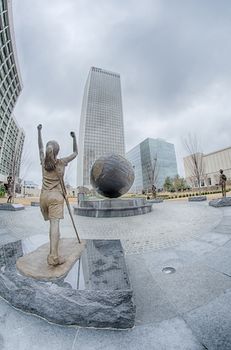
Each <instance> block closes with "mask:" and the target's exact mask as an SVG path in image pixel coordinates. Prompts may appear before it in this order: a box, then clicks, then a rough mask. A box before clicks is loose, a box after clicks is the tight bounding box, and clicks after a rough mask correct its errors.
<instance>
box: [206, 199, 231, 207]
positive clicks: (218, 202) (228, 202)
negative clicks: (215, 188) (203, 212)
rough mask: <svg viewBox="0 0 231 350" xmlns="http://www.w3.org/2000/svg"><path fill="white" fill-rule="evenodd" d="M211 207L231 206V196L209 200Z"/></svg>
mask: <svg viewBox="0 0 231 350" xmlns="http://www.w3.org/2000/svg"><path fill="white" fill-rule="evenodd" d="M209 205H210V206H211V207H215V208H220V207H230V206H231V197H222V198H218V199H213V200H211V201H210V202H209Z"/></svg>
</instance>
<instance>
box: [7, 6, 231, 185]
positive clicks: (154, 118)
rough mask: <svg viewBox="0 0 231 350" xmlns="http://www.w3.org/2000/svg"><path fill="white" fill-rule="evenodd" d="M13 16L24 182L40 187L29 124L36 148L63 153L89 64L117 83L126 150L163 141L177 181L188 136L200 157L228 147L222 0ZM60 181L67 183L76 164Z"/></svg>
mask: <svg viewBox="0 0 231 350" xmlns="http://www.w3.org/2000/svg"><path fill="white" fill-rule="evenodd" d="M13 12H14V29H15V37H16V46H17V52H18V59H19V64H20V68H21V75H22V80H23V85H24V88H23V91H22V93H21V96H20V97H19V99H18V102H17V106H16V108H15V116H16V119H17V120H18V122H19V123H20V125H21V126H22V127H23V128H24V130H25V132H26V141H25V150H26V154H25V155H24V157H23V163H24V164H23V169H22V177H24V179H26V180H34V181H35V182H37V183H40V179H41V173H40V167H39V159H38V150H37V129H36V126H37V124H39V123H42V124H43V134H44V143H45V142H46V141H48V139H56V140H57V141H58V142H59V143H60V146H61V155H66V154H68V153H70V152H71V151H72V143H71V138H70V136H69V132H70V131H71V130H75V131H76V133H77V137H78V129H79V119H80V112H81V103H82V97H83V89H84V85H85V82H86V79H87V75H88V72H89V69H90V67H91V66H96V67H100V68H104V69H108V70H111V71H115V72H118V73H120V75H121V84H122V97H123V111H124V125H125V143H126V151H128V150H130V149H131V148H132V147H134V146H135V145H137V144H138V143H139V142H141V141H143V140H144V139H145V138H147V137H152V138H157V137H158V138H164V139H165V140H166V141H169V142H172V143H174V144H175V149H176V154H177V162H178V171H179V173H180V174H181V175H183V165H182V164H183V163H182V158H183V156H185V155H186V151H185V150H184V147H183V145H182V138H183V137H184V136H187V134H188V133H189V132H192V133H196V134H197V135H198V138H199V139H200V140H201V149H202V151H204V153H208V152H212V151H215V150H217V149H220V148H225V147H229V146H231V132H230V131H231V40H230V38H231V20H230V18H231V2H230V1H229V0H227V1H225V0H220V1H217V0H216V1H215V0H203V1H201V0H177V1H176V0H168V1H166V0H142V1H139V0H126V1H123V0H97V1H94V0H65V1H63V0H49V1H47V0H13ZM28 159H30V160H28ZM66 180H68V181H69V182H70V183H71V184H73V185H74V184H75V180H76V161H74V162H73V164H72V165H71V166H70V168H69V169H67V173H66Z"/></svg>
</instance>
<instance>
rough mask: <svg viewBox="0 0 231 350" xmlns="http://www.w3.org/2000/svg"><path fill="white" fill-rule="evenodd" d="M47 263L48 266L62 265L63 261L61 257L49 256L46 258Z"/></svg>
mask: <svg viewBox="0 0 231 350" xmlns="http://www.w3.org/2000/svg"><path fill="white" fill-rule="evenodd" d="M47 263H48V265H52V266H57V265H62V264H64V263H65V259H64V258H63V257H61V256H54V255H52V254H49V255H48V256H47Z"/></svg>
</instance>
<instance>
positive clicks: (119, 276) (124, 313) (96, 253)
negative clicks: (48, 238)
mask: <svg viewBox="0 0 231 350" xmlns="http://www.w3.org/2000/svg"><path fill="white" fill-rule="evenodd" d="M43 237H44V236H43ZM35 240H36V239H35ZM29 241H30V240H27V243H29ZM37 243H38V244H40V245H41V242H39V240H38V242H37ZM22 247H23V248H24V249H22ZM30 249H35V248H32V246H30V247H28V245H26V244H25V241H24V242H23V244H22V241H17V242H13V243H8V244H5V245H3V246H1V247H0V264H1V272H0V295H1V296H2V297H3V298H4V299H6V300H8V301H9V302H10V303H11V304H12V305H13V306H15V307H16V308H19V309H22V310H24V311H26V312H32V313H33V314H37V315H39V316H42V317H43V318H46V319H47V320H49V321H51V322H54V323H59V324H66V325H68V324H69V325H71V324H76V325H80V326H82V327H98V328H104V327H107V328H130V327H133V325H134V320H135V305H134V302H133V292H132V290H131V286H130V282H129V279H128V275H127V269H126V265H125V261H124V254H123V250H122V246H121V243H120V241H119V240H110V241H107V240H104V241H101V240H87V242H86V249H85V251H84V254H83V255H82V258H81V260H80V265H79V262H77V263H76V264H75V265H74V266H73V267H72V269H71V270H70V271H69V273H68V275H67V276H66V277H65V278H61V279H56V280H55V281H52V282H44V281H38V280H35V279H33V278H29V277H25V276H23V275H21V274H20V273H19V272H18V271H17V269H16V265H15V264H16V260H17V259H18V258H19V257H20V256H22V255H23V250H24V252H27V253H28V251H29V250H30ZM16 291H17V292H16ZM83 305H84V307H83Z"/></svg>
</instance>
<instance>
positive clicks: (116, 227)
mask: <svg viewBox="0 0 231 350" xmlns="http://www.w3.org/2000/svg"><path fill="white" fill-rule="evenodd" d="M221 216H222V214H221V212H220V211H217V210H216V209H215V208H211V207H209V206H208V203H207V202H206V203H205V202H203V203H197V204H196V203H188V202H164V203H159V204H153V211H152V212H151V213H148V214H145V215H138V216H130V217H123V218H88V217H83V216H76V215H74V219H75V222H76V226H77V228H78V231H79V234H80V237H81V238H85V239H87V238H89V239H121V241H122V244H123V247H124V249H125V252H126V253H127V254H134V253H138V254H139V253H144V252H148V251H152V250H155V249H161V248H168V247H173V246H176V245H177V244H179V243H180V242H184V241H187V240H189V239H192V238H194V237H198V236H200V235H202V234H203V233H206V232H207V231H210V230H211V229H212V228H213V227H214V226H216V225H217V224H218V222H219V221H220V220H221ZM0 220H1V227H0V234H1V233H2V234H4V235H2V236H0V237H2V241H3V239H4V240H6V241H7V240H14V239H21V238H23V237H27V236H30V235H34V234H41V233H44V234H47V232H48V224H47V223H45V222H44V221H43V219H42V216H41V214H40V209H39V208H38V207H26V209H25V210H24V211H20V212H4V211H1V212H0ZM9 233H10V235H9ZM61 235H62V236H63V237H69V236H73V235H74V231H73V229H72V226H71V222H70V218H69V216H68V213H67V212H66V213H65V219H64V220H62V222H61ZM0 239H1V238H0Z"/></svg>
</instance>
